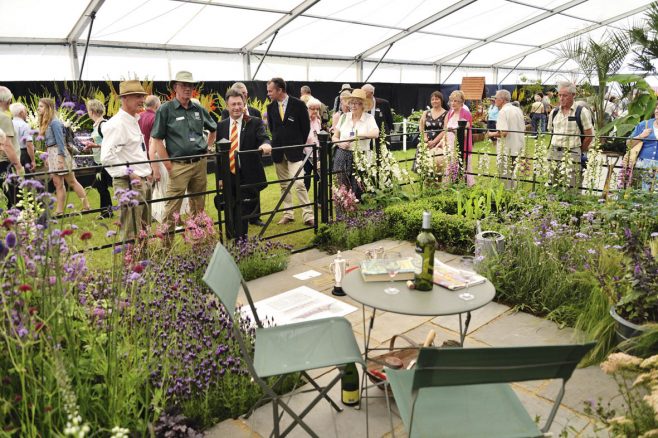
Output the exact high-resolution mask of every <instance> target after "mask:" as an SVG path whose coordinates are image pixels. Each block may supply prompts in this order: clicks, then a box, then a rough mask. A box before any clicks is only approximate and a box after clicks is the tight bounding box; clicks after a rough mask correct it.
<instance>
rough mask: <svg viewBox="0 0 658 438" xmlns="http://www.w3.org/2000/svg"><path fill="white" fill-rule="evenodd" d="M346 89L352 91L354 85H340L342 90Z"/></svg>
mask: <svg viewBox="0 0 658 438" xmlns="http://www.w3.org/2000/svg"><path fill="white" fill-rule="evenodd" d="M345 90H348V91H352V90H353V88H352V86H351V85H350V84H343V85H342V86H341V87H340V91H345Z"/></svg>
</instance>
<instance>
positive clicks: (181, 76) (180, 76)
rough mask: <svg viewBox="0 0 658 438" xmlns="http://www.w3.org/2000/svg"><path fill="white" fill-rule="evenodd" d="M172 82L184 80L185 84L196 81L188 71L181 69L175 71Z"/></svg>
mask: <svg viewBox="0 0 658 438" xmlns="http://www.w3.org/2000/svg"><path fill="white" fill-rule="evenodd" d="M171 82H172V83H174V82H184V83H186V84H196V83H197V81H195V80H194V78H193V77H192V73H191V72H189V71H185V70H181V71H179V72H178V73H176V77H175V78H174V79H173V80H172V81H171Z"/></svg>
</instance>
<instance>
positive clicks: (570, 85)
mask: <svg viewBox="0 0 658 438" xmlns="http://www.w3.org/2000/svg"><path fill="white" fill-rule="evenodd" d="M563 88H566V90H567V91H568V92H569V93H571V94H576V86H575V85H574V84H573V82H569V81H563V82H560V83H558V84H557V89H558V91H559V90H561V89H563Z"/></svg>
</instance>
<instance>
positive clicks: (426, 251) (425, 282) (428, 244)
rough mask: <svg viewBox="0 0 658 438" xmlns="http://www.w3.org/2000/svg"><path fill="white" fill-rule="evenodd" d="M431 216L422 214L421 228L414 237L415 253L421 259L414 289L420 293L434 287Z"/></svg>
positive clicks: (425, 213)
mask: <svg viewBox="0 0 658 438" xmlns="http://www.w3.org/2000/svg"><path fill="white" fill-rule="evenodd" d="M431 222H432V214H431V213H430V212H428V211H424V212H423V227H422V228H421V230H420V233H419V234H418V237H416V252H417V253H418V254H419V255H420V256H421V257H422V259H423V263H422V267H421V269H420V273H418V274H416V275H415V276H414V288H415V289H416V290H421V291H430V290H432V288H433V287H434V282H433V281H434V251H435V249H436V238H435V237H434V235H433V234H432V224H431Z"/></svg>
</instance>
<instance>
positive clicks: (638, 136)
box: [628, 104, 658, 190]
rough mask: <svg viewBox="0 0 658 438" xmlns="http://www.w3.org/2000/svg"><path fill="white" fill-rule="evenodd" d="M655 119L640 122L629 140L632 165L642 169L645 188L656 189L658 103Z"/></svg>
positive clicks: (657, 176)
mask: <svg viewBox="0 0 658 438" xmlns="http://www.w3.org/2000/svg"><path fill="white" fill-rule="evenodd" d="M653 114H654V116H653V119H649V120H646V121H643V122H640V123H639V124H638V125H637V126H636V127H635V129H634V130H633V133H632V134H631V138H630V139H629V140H628V146H629V147H631V153H630V159H631V163H630V167H633V166H634V167H635V169H641V170H640V172H639V173H640V174H641V177H642V189H643V190H652V189H653V190H656V188H657V187H658V186H657V184H656V183H658V136H656V130H658V104H657V105H656V108H655V109H654V110H653Z"/></svg>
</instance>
